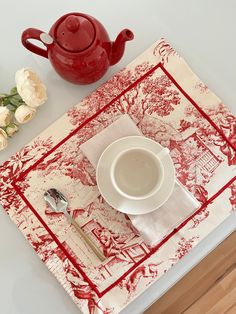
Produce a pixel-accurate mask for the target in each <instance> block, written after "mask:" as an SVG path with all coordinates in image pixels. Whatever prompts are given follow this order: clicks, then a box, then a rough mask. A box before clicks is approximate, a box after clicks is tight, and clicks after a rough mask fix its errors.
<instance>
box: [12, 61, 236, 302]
mask: <svg viewBox="0 0 236 314" xmlns="http://www.w3.org/2000/svg"><path fill="white" fill-rule="evenodd" d="M157 68H161V69H162V71H163V72H164V73H165V74H166V75H167V76H168V78H169V79H170V80H171V81H172V82H173V84H174V85H175V86H176V87H177V88H178V89H179V91H180V92H181V93H182V94H183V95H184V96H185V97H186V98H187V99H188V100H189V102H190V103H191V104H192V105H193V106H194V107H195V108H196V109H197V110H198V111H199V112H200V113H201V114H202V116H203V117H204V118H205V119H206V120H207V121H208V122H209V123H210V124H211V125H212V126H213V127H214V128H215V129H216V130H217V132H218V133H219V134H220V135H221V136H222V138H223V139H224V140H225V141H226V142H227V144H228V145H230V146H231V147H232V148H233V149H234V150H235V147H234V145H233V144H232V143H231V142H230V141H229V139H228V138H227V137H226V136H225V134H224V133H223V132H222V130H220V128H219V127H218V126H217V125H216V124H215V123H214V122H213V121H212V120H211V118H210V117H209V116H208V115H207V114H206V113H205V112H204V111H203V110H202V109H201V108H200V107H199V106H198V105H197V104H196V103H195V102H194V100H193V99H192V98H191V97H190V96H189V95H188V94H187V93H186V92H185V91H184V90H183V89H182V87H181V86H180V85H179V84H178V83H177V82H176V80H175V79H174V78H173V77H172V76H171V74H170V73H169V72H168V71H167V70H166V69H165V68H164V66H163V65H162V64H161V63H158V64H157V65H156V66H154V67H153V68H152V69H150V70H149V71H148V72H146V73H145V74H144V75H143V76H142V77H140V78H139V79H137V80H136V81H135V82H134V83H132V84H131V85H130V86H129V87H128V88H126V89H125V90H123V91H122V92H121V93H120V94H119V95H118V96H116V97H115V98H113V99H112V100H111V101H110V102H109V103H108V104H107V105H105V106H104V107H103V108H101V109H100V110H99V111H97V112H96V113H95V114H94V115H92V116H91V117H90V118H88V119H87V120H86V121H84V122H83V123H82V124H81V125H80V126H78V127H77V128H75V129H74V130H73V131H72V132H71V133H70V134H68V135H67V136H66V137H65V138H64V139H63V140H62V141H60V142H59V143H58V144H57V145H55V146H54V147H53V148H52V149H51V150H49V151H48V152H47V153H46V154H45V155H43V156H42V157H41V158H39V159H38V160H37V161H36V162H35V163H34V164H33V165H31V166H30V167H29V168H28V169H26V170H25V171H24V172H22V173H21V174H20V175H19V177H18V178H17V179H16V180H14V181H13V182H12V186H13V187H14V189H15V190H16V191H17V193H18V194H19V196H20V197H21V198H22V200H23V201H24V202H25V203H26V204H27V206H28V207H29V208H30V209H31V211H32V212H33V213H34V214H35V216H36V217H37V218H38V219H39V221H40V222H41V223H42V225H43V226H44V227H45V229H46V230H47V232H48V233H49V234H50V236H51V237H52V238H53V239H54V240H55V242H56V243H57V245H58V246H59V247H60V248H61V250H62V251H63V253H64V254H65V255H66V256H67V258H68V259H69V260H70V261H71V263H72V264H73V265H74V267H75V268H76V269H77V270H78V271H79V272H80V273H81V275H82V276H83V277H84V279H85V280H86V281H87V282H88V283H89V284H90V286H91V287H92V289H93V290H94V291H95V292H96V293H97V295H98V296H99V297H102V296H103V295H104V294H105V293H107V292H108V291H109V290H110V289H112V288H113V287H115V286H116V285H117V284H118V283H119V282H120V281H121V280H123V279H124V278H125V277H126V276H127V275H128V274H129V273H130V272H132V271H133V270H134V269H135V268H136V267H137V266H138V265H140V264H141V263H142V262H144V261H145V260H146V259H147V258H149V257H150V256H151V255H152V254H154V253H155V252H156V251H157V250H158V249H159V248H160V247H161V246H162V245H163V244H164V243H166V242H167V241H168V240H169V239H170V238H171V237H172V236H174V235H175V234H176V233H177V232H178V231H179V230H180V229H181V228H183V226H184V225H186V224H187V223H188V222H189V221H190V220H191V219H192V218H193V217H194V216H195V215H197V214H199V213H200V212H201V211H202V210H203V209H204V208H205V207H207V206H208V205H209V204H210V203H211V202H213V200H214V199H216V198H217V197H218V196H219V195H220V194H221V193H222V192H223V191H224V190H225V189H226V188H228V187H229V186H230V185H231V184H232V183H233V182H234V181H235V179H236V177H234V178H232V179H231V180H230V181H229V182H228V183H227V184H225V185H224V186H223V187H222V188H221V189H220V190H219V191H218V192H217V193H215V194H214V195H213V196H212V197H211V198H209V200H207V201H206V202H205V203H204V204H202V206H201V207H200V208H199V209H198V210H196V211H195V212H194V213H193V214H192V215H191V216H190V217H188V218H187V219H186V220H184V221H183V222H182V223H181V224H180V225H179V226H178V227H177V228H175V229H174V230H173V231H172V232H171V233H170V234H168V235H167V236H166V237H165V238H164V239H163V240H162V241H161V242H160V243H159V244H158V245H157V246H155V247H154V248H153V249H151V251H150V252H149V253H148V254H146V255H145V257H143V258H142V259H141V260H139V261H138V262H137V263H135V265H133V266H132V267H131V268H130V269H129V270H128V271H126V272H125V273H124V274H123V275H122V276H121V277H120V278H119V279H117V280H116V281H115V282H113V283H112V284H111V285H110V286H109V287H107V288H106V289H104V290H103V291H102V292H100V291H98V289H97V286H96V285H95V284H94V283H93V282H92V281H91V280H90V279H89V278H88V276H87V275H86V273H85V272H84V271H83V270H82V269H81V267H80V265H79V264H78V263H77V262H76V260H75V259H74V258H73V257H72V256H71V255H70V254H69V253H68V252H67V250H66V249H65V247H64V246H63V244H62V243H61V242H60V241H59V240H58V238H57V237H56V235H55V234H54V233H53V232H52V230H51V229H50V228H49V227H48V226H47V224H46V223H45V222H44V220H43V219H42V218H41V217H40V215H39V214H38V213H37V211H36V210H35V209H34V207H33V206H32V204H31V203H30V202H29V201H28V200H27V199H26V197H25V196H24V195H23V193H22V192H21V191H20V188H19V186H17V184H16V183H17V181H21V180H22V179H24V176H25V175H27V174H28V173H29V172H30V171H31V170H32V169H33V168H34V167H36V166H37V165H38V164H39V163H40V162H42V161H43V160H44V159H45V158H46V157H47V156H49V155H50V154H51V153H52V152H53V151H55V150H56V149H57V148H58V147H60V146H61V145H63V144H64V143H65V142H66V141H67V140H68V139H69V138H71V137H72V136H73V135H75V134H76V133H77V132H78V130H80V129H81V128H83V127H84V126H85V125H86V124H88V123H89V122H90V121H92V120H93V119H95V118H96V117H97V116H98V115H99V114H101V113H102V112H104V111H105V110H106V109H107V108H109V107H110V106H111V105H112V104H113V103H114V102H115V101H116V100H118V99H119V98H120V97H122V96H123V95H124V94H125V93H126V92H128V91H129V90H131V89H132V88H133V87H134V86H135V85H137V84H138V83H139V82H141V81H142V80H143V79H145V78H146V77H147V76H149V75H150V74H152V73H153V72H154V71H155V70H156V69H157Z"/></svg>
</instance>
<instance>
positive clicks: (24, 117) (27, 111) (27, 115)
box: [15, 105, 36, 124]
mask: <svg viewBox="0 0 236 314" xmlns="http://www.w3.org/2000/svg"><path fill="white" fill-rule="evenodd" d="M35 114H36V109H34V108H31V107H29V106H26V105H21V106H20V107H18V108H17V109H16V112H15V118H16V121H17V122H19V123H21V124H24V123H27V122H29V121H30V120H32V119H33V117H34V116H35Z"/></svg>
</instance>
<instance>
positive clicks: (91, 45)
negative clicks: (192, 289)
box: [22, 13, 134, 84]
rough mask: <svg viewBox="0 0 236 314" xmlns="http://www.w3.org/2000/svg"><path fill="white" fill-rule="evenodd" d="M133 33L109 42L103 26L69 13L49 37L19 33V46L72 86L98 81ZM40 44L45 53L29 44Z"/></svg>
mask: <svg viewBox="0 0 236 314" xmlns="http://www.w3.org/2000/svg"><path fill="white" fill-rule="evenodd" d="M133 38H134V35H133V33H132V32H131V31H130V30H128V29H124V30H122V31H121V32H120V33H119V35H118V36H117V38H116V40H115V41H114V42H111V41H110V39H109V36H108V34H107V32H106V30H105V28H104V27H103V25H102V24H101V23H100V22H99V21H98V20H96V19H95V18H93V17H91V16H89V15H86V14H82V13H69V14H66V15H64V16H62V17H61V18H59V19H58V20H57V21H56V22H55V23H54V24H53V26H52V27H51V29H50V31H49V35H48V34H45V33H44V32H43V31H40V30H38V29H35V28H28V29H26V30H25V31H24V32H23V33H22V44H23V45H24V46H25V47H26V48H27V49H28V50H30V51H32V52H33V53H36V54H38V55H40V56H42V57H45V58H48V59H49V60H50V61H51V63H52V65H53V67H54V69H55V70H56V71H57V73H58V74H59V75H60V76H61V77H63V78H64V79H65V80H68V81H70V82H72V83H75V84H89V83H93V82H95V81H97V80H98V79H100V78H101V77H102V76H103V75H104V74H105V73H106V71H107V69H108V68H109V66H110V65H113V64H115V63H117V62H118V61H119V60H120V59H121V57H122V56H123V53H124V49H125V42H126V41H129V40H132V39H133ZM30 39H36V40H39V41H41V42H42V43H43V44H44V45H45V49H43V48H40V47H38V46H36V45H34V44H32V43H31V42H30Z"/></svg>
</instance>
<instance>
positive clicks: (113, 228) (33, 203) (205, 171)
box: [0, 39, 236, 314]
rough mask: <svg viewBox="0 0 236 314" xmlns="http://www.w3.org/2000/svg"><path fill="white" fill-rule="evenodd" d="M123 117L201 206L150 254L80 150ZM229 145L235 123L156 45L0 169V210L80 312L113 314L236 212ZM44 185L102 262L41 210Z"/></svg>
mask: <svg viewBox="0 0 236 314" xmlns="http://www.w3.org/2000/svg"><path fill="white" fill-rule="evenodd" d="M123 114H128V115H129V116H130V117H131V118H132V120H133V121H134V122H135V123H136V125H137V126H138V128H139V129H140V131H141V132H142V133H143V134H144V135H145V136H147V137H149V138H151V139H153V140H155V141H157V142H159V143H160V144H162V145H163V146H166V147H168V148H169V149H170V154H171V157H172V158H173V161H174V164H175V168H176V174H177V178H178V180H179V181H180V182H181V183H182V184H183V185H184V186H185V187H186V188H187V189H188V190H189V191H190V192H191V193H192V194H193V195H194V197H195V198H196V199H197V200H198V201H199V202H200V203H201V207H200V208H198V209H197V210H196V211H195V212H194V213H193V214H192V215H191V216H190V217H188V219H186V220H185V221H183V222H182V223H181V225H179V226H178V227H177V228H175V229H174V230H172V231H171V232H170V233H169V234H166V236H165V238H164V239H163V240H162V241H161V243H158V244H157V245H156V246H155V247H152V248H150V247H149V246H147V245H146V244H145V242H144V241H143V239H142V238H141V237H140V236H139V235H138V234H137V232H136V231H135V229H134V228H133V226H132V224H131V222H130V220H129V219H128V217H127V216H126V215H123V214H121V213H119V212H117V211H116V210H114V209H113V208H111V207H110V206H109V205H108V204H106V202H105V201H104V200H103V198H102V197H101V196H100V195H99V192H98V189H97V186H96V180H95V171H94V168H93V166H92V165H91V164H90V162H89V161H88V159H87V158H86V157H85V156H84V155H83V153H82V152H81V150H80V145H81V144H82V143H84V142H86V141H87V140H88V139H90V138H91V137H93V136H94V135H95V134H97V133H98V132H100V131H101V130H103V129H104V128H106V127H107V126H108V125H110V124H111V123H112V122H114V121H115V120H117V119H118V118H119V117H120V116H121V115H123ZM62 126H63V127H62ZM235 148H236V119H235V117H234V116H233V115H232V113H230V112H229V110H228V109H227V108H226V107H225V105H224V104H223V103H222V102H221V101H220V99H219V98H217V96H215V95H214V94H213V93H212V92H211V91H210V90H209V89H208V87H207V86H205V85H204V84H203V83H202V82H201V81H200V80H199V78H198V77H197V76H196V75H195V74H194V73H193V72H192V71H191V69H190V68H189V67H188V65H187V64H186V63H185V61H184V60H183V59H182V58H181V57H180V56H179V55H178V54H177V53H176V52H175V50H174V49H173V48H172V47H171V46H170V45H169V43H167V42H166V41H165V40H164V39H161V40H160V41H159V42H157V43H155V44H154V45H152V46H151V47H150V48H149V49H148V50H147V51H145V52H144V53H143V54H142V55H140V56H139V57H138V58H137V59H135V60H134V61H133V62H132V63H131V64H129V65H128V66H127V67H126V68H125V69H123V70H122V71H120V72H119V73H117V74H116V75H114V76H113V77H112V78H111V79H110V80H109V81H107V82H106V83H105V84H103V85H102V86H101V87H99V88H98V89H97V90H96V91H95V92H94V93H92V94H91V95H89V96H88V97H86V98H85V99H84V100H83V101H82V102H81V103H79V104H78V105H77V106H75V107H73V108H72V109H71V110H69V112H68V113H67V114H65V115H64V116H62V117H61V118H60V119H59V120H58V121H56V122H55V123H54V124H52V125H51V126H50V127H49V128H48V129H46V130H45V131H44V132H43V133H41V134H40V135H39V136H38V137H37V138H35V139H34V140H33V141H32V142H30V143H29V144H28V145H26V146H25V147H24V148H23V149H22V150H21V151H19V152H17V153H16V154H15V155H14V156H12V157H11V158H10V159H9V160H8V161H6V162H5V163H4V164H3V165H2V166H0V172H1V181H0V199H1V204H2V205H3V207H4V209H5V211H6V213H7V214H8V215H9V217H10V218H11V219H12V221H13V222H14V223H15V224H16V225H17V226H18V228H19V230H20V231H21V232H22V233H23V234H24V236H25V238H26V239H27V240H28V241H29V243H30V244H31V245H32V247H33V248H34V250H35V251H36V253H37V254H38V256H39V257H40V258H41V259H42V261H43V262H44V263H45V265H46V266H47V267H48V269H49V270H50V271H51V272H52V273H53V274H54V275H55V276H56V278H57V279H58V280H59V282H60V283H61V284H62V286H63V287H64V289H65V290H66V291H67V292H68V294H69V295H70V296H71V298H72V299H73V301H74V302H75V303H76V304H77V305H78V307H79V308H80V310H81V311H82V312H83V313H89V314H93V313H94V314H95V313H103V314H108V313H119V312H120V311H121V309H122V308H124V307H125V306H126V305H127V304H128V303H129V302H131V301H133V300H134V299H135V298H136V297H137V296H138V295H140V294H141V293H142V292H143V291H144V290H145V289H147V288H148V286H150V284H152V283H154V282H155V281H156V280H158V279H159V278H160V277H161V276H162V275H163V274H164V273H165V272H166V271H168V270H169V269H170V268H171V266H173V265H174V264H175V263H176V262H177V261H178V260H179V259H181V258H182V257H183V256H184V255H185V254H187V253H188V252H189V251H190V250H191V248H192V247H194V246H195V245H196V244H197V243H199V241H201V240H202V239H203V238H204V237H206V236H207V235H208V234H209V233H210V232H211V231H212V230H213V229H214V228H216V227H217V226H218V225H219V224H220V223H222V222H223V221H224V220H225V219H226V218H227V217H228V216H229V215H230V214H231V212H232V211H235V210H236V201H235V199H236V182H235V179H236V178H235V169H236V149H235ZM51 187H54V188H57V189H59V190H60V191H61V192H62V193H63V194H64V195H66V197H67V198H68V200H69V204H70V206H69V211H70V213H71V215H73V217H74V218H75V219H76V220H77V222H78V223H79V224H80V225H81V226H82V228H83V230H84V231H85V232H86V233H87V234H89V236H90V237H92V239H93V241H94V242H95V243H96V244H97V246H99V247H100V248H101V249H102V250H103V252H104V254H105V255H106V256H107V260H106V261H104V262H103V263H101V262H100V261H99V260H97V259H96V257H95V255H94V254H93V252H92V251H91V250H90V249H89V248H88V247H87V246H86V245H85V244H84V242H83V240H82V239H81V238H80V236H79V235H78V233H77V232H76V230H75V229H74V228H73V226H71V225H69V224H68V221H67V220H66V219H65V217H64V216H63V214H55V213H52V212H51V210H50V209H49V208H48V207H47V206H46V205H45V203H44V200H43V193H44V192H45V190H47V189H48V188H51Z"/></svg>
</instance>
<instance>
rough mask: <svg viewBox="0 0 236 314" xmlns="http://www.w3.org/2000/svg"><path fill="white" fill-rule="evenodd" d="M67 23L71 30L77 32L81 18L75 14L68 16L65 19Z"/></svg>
mask: <svg viewBox="0 0 236 314" xmlns="http://www.w3.org/2000/svg"><path fill="white" fill-rule="evenodd" d="M65 25H66V28H67V29H68V30H69V31H70V32H72V33H75V32H77V31H78V29H79V26H80V21H79V18H78V17H77V16H75V15H71V16H68V17H67V18H66V20H65Z"/></svg>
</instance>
